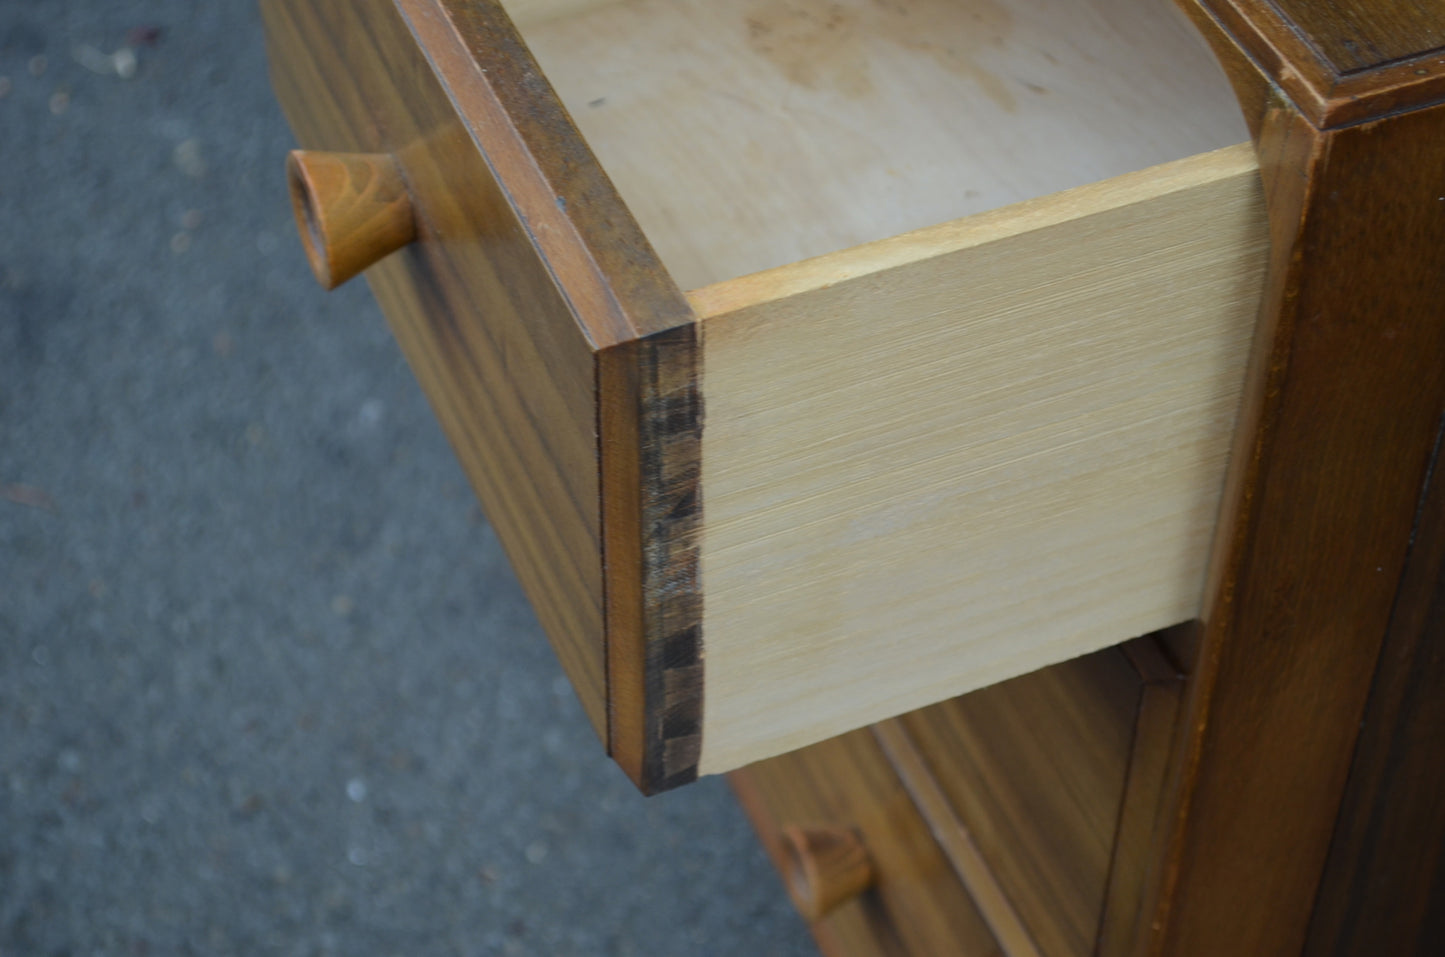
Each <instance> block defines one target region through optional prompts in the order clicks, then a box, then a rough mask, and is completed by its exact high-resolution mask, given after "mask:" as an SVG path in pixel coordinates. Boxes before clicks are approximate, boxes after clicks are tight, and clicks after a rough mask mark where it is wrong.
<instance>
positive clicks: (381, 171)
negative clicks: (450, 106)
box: [286, 150, 416, 289]
mask: <svg viewBox="0 0 1445 957" xmlns="http://www.w3.org/2000/svg"><path fill="white" fill-rule="evenodd" d="M286 180H287V183H288V185H289V186H290V187H291V207H292V211H293V212H294V213H295V214H296V226H297V229H298V230H299V231H300V233H301V244H302V246H303V247H304V248H305V249H306V259H307V261H308V262H309V263H311V271H312V272H313V273H315V275H316V281H317V282H319V283H320V284H321V288H323V289H335V288H336V287H337V286H339V285H341V284H342V283H344V282H346V281H347V280H348V279H351V278H352V277H353V276H355V275H356V274H357V273H359V272H361V271H362V270H363V269H366V268H367V267H368V266H371V265H372V264H374V263H376V262H378V261H380V260H381V259H383V258H385V257H387V256H389V255H391V254H392V253H394V252H396V251H397V250H398V249H400V248H401V247H403V246H405V245H406V244H407V243H410V242H411V241H413V240H414V239H416V214H415V213H414V212H413V211H412V208H411V197H410V196H409V195H408V194H407V190H406V181H405V180H403V179H402V176H401V169H400V168H399V167H398V166H397V165H396V160H394V159H392V158H391V157H390V156H388V155H387V154H385V153H328V152H316V151H314V150H292V151H291V153H290V155H289V156H287V157H286Z"/></svg>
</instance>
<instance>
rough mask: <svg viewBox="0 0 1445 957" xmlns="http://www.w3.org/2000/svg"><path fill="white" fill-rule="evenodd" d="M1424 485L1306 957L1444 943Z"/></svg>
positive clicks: (1442, 570)
mask: <svg viewBox="0 0 1445 957" xmlns="http://www.w3.org/2000/svg"><path fill="white" fill-rule="evenodd" d="M1440 451H1441V448H1440V441H1439V439H1437V441H1436V448H1435V454H1434V461H1433V463H1432V465H1431V469H1430V482H1429V486H1428V488H1427V491H1426V494H1425V498H1424V500H1423V502H1422V504H1421V508H1420V511H1419V513H1418V515H1417V517H1416V519H1415V527H1414V536H1413V543H1412V544H1411V547H1410V557H1409V561H1408V564H1407V565H1406V568H1405V574H1404V577H1403V579H1402V581H1401V586H1400V592H1399V595H1398V596H1397V597H1396V600H1395V609H1394V613H1393V615H1392V618H1391V622H1390V630H1389V633H1388V634H1387V635H1386V637H1385V643H1384V647H1383V649H1382V651H1381V654H1380V663H1379V668H1378V670H1377V672H1376V674H1375V680H1374V684H1373V686H1372V687H1371V691H1370V703H1369V706H1368V708H1367V709H1366V711H1365V717H1364V725H1363V727H1362V729H1361V732H1360V738H1359V744H1358V746H1357V747H1356V750H1355V756H1354V763H1353V765H1352V766H1351V768H1350V780H1349V785H1348V787H1347V789H1346V791H1345V800H1344V803H1343V806H1342V808H1341V811H1340V816H1339V818H1338V820H1337V821H1336V823H1335V835H1334V840H1333V842H1332V844H1331V847H1330V857H1329V861H1328V863H1327V864H1326V867H1325V875H1324V879H1323V881H1322V882H1321V886H1320V893H1319V896H1318V898H1317V899H1316V902H1315V909H1314V918H1313V920H1312V922H1311V926H1310V934H1309V943H1308V945H1307V946H1306V948H1305V954H1307V955H1309V957H1370V955H1375V954H1399V955H1402V957H1405V955H1415V957H1428V955H1431V954H1435V953H1436V952H1438V951H1439V949H1440V943H1441V941H1442V940H1445V733H1442V732H1445V641H1442V640H1441V636H1442V635H1445V474H1442V472H1441V465H1442V463H1441V461H1440Z"/></svg>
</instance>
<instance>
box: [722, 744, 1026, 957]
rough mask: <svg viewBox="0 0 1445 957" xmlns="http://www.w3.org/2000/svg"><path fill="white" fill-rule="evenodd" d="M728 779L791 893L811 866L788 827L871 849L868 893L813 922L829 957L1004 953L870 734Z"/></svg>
mask: <svg viewBox="0 0 1445 957" xmlns="http://www.w3.org/2000/svg"><path fill="white" fill-rule="evenodd" d="M730 780H731V782H732V786H733V790H734V791H735V792H736V793H737V796H738V799H739V800H740V801H741V802H742V805H743V808H744V809H745V810H746V811H747V813H748V817H749V818H751V819H752V822H753V826H754V827H755V828H756V829H757V831H758V835H759V837H760V838H761V839H762V842H763V846H764V847H765V848H767V851H768V855H769V856H770V857H771V858H772V859H773V863H774V864H775V865H776V866H777V867H778V869H779V870H780V871H781V872H782V873H783V875H784V879H785V881H786V882H788V883H789V884H790V885H792V884H795V883H796V882H798V881H800V880H802V877H801V875H800V874H799V869H800V868H801V867H802V866H804V865H803V864H802V862H800V861H799V860H798V859H797V855H798V850H797V849H796V848H795V847H793V846H791V844H790V841H789V836H790V835H789V834H788V833H787V832H788V831H789V829H801V831H802V832H803V833H805V834H806V833H809V832H811V833H817V832H821V831H844V832H853V833H856V835H857V836H858V839H859V840H860V841H861V843H862V846H863V847H864V848H865V849H866V853H867V855H868V858H869V864H870V867H871V870H872V872H873V879H872V880H871V882H870V883H869V885H868V886H867V887H866V889H864V890H862V891H861V892H860V893H858V894H857V895H856V896H854V897H852V898H851V899H848V900H845V901H842V902H840V903H839V904H838V905H837V906H836V907H834V908H833V909H831V910H830V911H828V912H827V913H826V914H822V915H819V916H818V917H817V918H816V919H814V920H813V921H812V930H813V934H814V936H815V937H816V938H817V940H818V943H819V945H820V946H821V947H822V949H823V951H824V952H825V953H826V954H828V955H830V957H868V955H879V954H887V955H898V957H902V955H912V954H917V955H924V954H958V955H961V957H992V955H1000V954H1002V953H1003V951H1002V950H1000V948H999V947H998V945H997V943H995V941H994V938H993V934H992V932H991V931H990V930H989V928H988V924H987V923H986V922H985V921H984V919H983V917H982V916H981V915H980V914H979V912H978V909H977V908H976V907H975V906H974V903H973V900H972V898H971V897H970V896H969V894H968V891H967V889H966V888H965V887H964V885H963V883H962V882H961V881H960V880H959V877H958V875H957V874H956V873H955V872H954V870H953V867H952V865H951V864H950V863H949V861H948V858H947V856H946V855H945V854H944V853H943V851H942V850H941V849H940V848H939V846H938V844H937V843H936V842H935V841H934V839H933V836H932V834H931V833H930V832H929V827H928V822H927V821H926V820H925V819H924V817H923V816H922V814H920V813H919V811H918V810H917V808H915V807H914V806H913V802H912V800H911V798H910V797H909V794H908V791H907V790H906V789H905V788H904V787H903V784H902V782H901V781H900V780H899V778H898V775H897V774H896V773H895V772H894V770H893V766H892V765H891V764H890V763H889V762H888V758H887V756H886V755H885V753H884V751H883V748H882V746H881V745H880V744H879V743H878V741H877V740H875V739H874V737H873V734H872V732H871V731H869V730H867V729H864V730H860V731H853V732H850V733H848V734H845V735H841V736H839V737H837V738H833V739H831V740H828V741H823V742H821V743H819V744H815V745H813V746H812V747H809V748H804V749H803V750H801V751H797V752H794V753H792V754H787V755H783V756H782V757H778V758H773V759H771V760H768V761H762V762H759V763H758V764H755V765H752V766H750V767H747V768H744V769H742V770H740V771H734V772H733V773H732V775H730ZM792 833H793V834H796V833H797V832H796V831H793V832H792ZM831 879H833V878H830V877H828V876H826V875H825V876H824V877H823V881H825V882H826V881H829V880H831ZM821 890H822V889H819V888H814V889H813V892H815V893H816V892H819V891H821ZM806 893H808V892H807V891H803V894H806ZM799 896H800V895H799V894H796V893H795V895H794V897H795V902H796V901H798V898H799ZM800 907H802V908H806V907H808V905H807V904H806V903H802V902H800Z"/></svg>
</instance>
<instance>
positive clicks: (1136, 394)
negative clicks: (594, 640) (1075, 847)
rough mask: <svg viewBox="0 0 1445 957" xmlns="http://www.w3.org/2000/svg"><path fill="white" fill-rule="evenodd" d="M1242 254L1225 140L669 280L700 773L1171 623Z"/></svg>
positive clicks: (1209, 487)
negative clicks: (684, 421)
mask: <svg viewBox="0 0 1445 957" xmlns="http://www.w3.org/2000/svg"><path fill="white" fill-rule="evenodd" d="M1265 249H1266V230H1265V222H1264V210H1263V204H1262V197H1261V189H1260V184H1259V179H1258V171H1257V167H1256V165H1255V161H1254V157H1253V152H1252V150H1250V148H1249V147H1248V146H1240V147H1232V148H1230V149H1228V150H1221V151H1219V152H1217V153H1212V154H1204V155H1202V156H1199V157H1193V158H1191V159H1188V160H1183V161H1180V162H1177V163H1172V164H1167V165H1166V166H1162V167H1156V168H1154V169H1151V170H1146V171H1143V172H1141V173H1137V174H1130V175H1129V176H1124V177H1119V178H1118V179H1115V180H1110V181H1106V182H1104V183H1100V184H1095V185H1093V186H1087V187H1082V188H1080V189H1077V190H1071V191H1069V192H1067V193H1063V194H1059V195H1056V196H1050V197H1046V198H1044V199H1041V200H1035V201H1031V202H1029V203H1024V204H1020V205H1018V206H1015V207H1010V208H1007V209H1003V210H999V211H997V212H995V213H988V214H983V215H981V216H976V217H971V218H969V219H965V220H959V221H957V222H956V223H950V224H945V225H943V226H940V227H935V228H933V229H930V230H922V231H919V232H918V233H914V234H908V235H905V236H901V237H897V238H895V239H891V240H884V241H882V242H880V243H876V244H872V245H871V246H869V247H861V248H860V249H858V250H851V251H848V252H845V253H840V254H836V255H834V256H830V257H822V258H820V259H817V260H813V261H810V262H807V263H801V264H798V265H797V266H793V267H785V268H784V269H779V270H774V271H773V272H771V273H765V274H760V275H758V276H754V277H745V278H744V279H742V280H736V281H733V282H729V283H723V284H719V285H717V286H713V287H709V288H707V289H703V290H699V291H698V292H695V293H693V294H692V300H693V303H694V308H696V309H697V311H698V313H699V315H700V316H702V317H703V318H702V320H701V327H702V335H701V341H702V347H703V380H702V381H703V390H704V398H705V402H706V405H707V427H706V430H705V432H704V437H703V451H702V463H703V487H704V489H705V490H706V494H707V513H706V518H705V522H704V526H703V532H702V545H701V553H700V554H701V557H700V564H701V580H702V584H703V588H704V593H705V594H706V596H707V607H706V610H705V615H704V631H705V633H706V635H707V682H708V683H707V699H706V701H705V703H704V711H703V715H704V717H703V742H704V746H703V757H702V771H703V773H712V772H719V771H726V770H728V769H730V768H733V767H738V766H740V765H743V764H746V763H748V762H749V761H753V760H757V759H759V758H762V757H766V756H768V755H771V754H776V753H780V752H783V751H787V750H789V749H791V748H796V747H800V746H803V745H806V744H808V743H810V742H812V741H816V740H820V739H822V738H825V737H828V736H830V735H833V734H837V733H839V732H841V731H844V730H847V729H850V728H855V727H859V726H861V725H864V724H867V723H870V722H873V721H878V720H881V719H883V718H887V717H891V716H893V715H896V714H900V713H903V712H905V711H909V710H912V709H915V708H918V707H922V706H924V705H927V704H931V703H933V702H936V701H940V700H943V699H945V698H949V697H953V696H955V695H958V694H961V693H964V692H967V691H970V690H972V689H974V688H979V687H983V686H986V685H988V684H992V683H994V682H997V681H1001V680H1004V679H1007V678H1010V677H1013V676H1015V675H1019V674H1024V673H1027V672H1029V671H1032V670H1035V669H1037V668H1039V667H1042V666H1044V665H1048V664H1052V663H1054V662H1057V661H1062V660H1066V659H1069V658H1072V657H1076V656H1078V655H1080V654H1084V653H1087V652H1090V651H1094V650H1097V649H1099V648H1102V647H1105V646H1107V645H1111V644H1116V643H1118V642H1120V641H1123V640H1125V639H1128V638H1130V637H1132V636H1134V635H1139V634H1144V633H1147V632H1151V631H1154V630H1157V629H1160V628H1164V627H1168V626H1170V625H1173V624H1175V623H1177V622H1181V621H1185V620H1188V619H1190V618H1192V617H1194V616H1195V615H1197V614H1198V612H1199V605H1200V600H1201V595H1202V592H1203V586H1204V572H1205V562H1206V559H1207V557H1208V549H1209V542H1210V534H1211V531H1212V529H1213V526H1214V522H1215V518H1216V513H1217V510H1218V505H1219V501H1220V493H1221V488H1222V484H1223V477H1224V469H1225V464H1226V459H1227V456H1228V451H1229V444H1230V436H1231V434H1232V430H1233V425H1234V419H1235V415H1236V411H1237V408H1238V403H1239V396H1240V390H1241V387H1242V383H1243V376H1244V368H1245V362H1246V359H1247V356H1248V351H1249V343H1250V337H1251V332H1252V329H1253V326H1254V319H1255V316H1256V314H1257V311H1258V303H1259V297H1260V289H1261V277H1262V272H1263V265H1264V258H1265Z"/></svg>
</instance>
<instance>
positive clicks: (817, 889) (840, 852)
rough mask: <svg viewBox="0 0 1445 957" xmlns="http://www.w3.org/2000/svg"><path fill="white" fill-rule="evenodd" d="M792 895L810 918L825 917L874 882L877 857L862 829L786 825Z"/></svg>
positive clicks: (786, 858)
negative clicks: (874, 862) (872, 851)
mask: <svg viewBox="0 0 1445 957" xmlns="http://www.w3.org/2000/svg"><path fill="white" fill-rule="evenodd" d="M783 851H784V867H783V875H784V879H785V880H786V882H787V885H788V896H790V897H791V898H792V899H793V904H794V906H796V907H797V908H798V911H799V913H801V914H802V915H803V916H804V917H805V918H807V919H808V920H809V921H816V920H821V919H822V918H823V917H826V916H827V915H828V912H829V911H831V910H833V909H834V908H835V907H837V906H838V905H840V904H843V903H846V902H847V901H849V900H851V899H853V898H854V897H856V896H858V895H859V894H861V893H863V891H865V890H867V889H868V887H869V886H870V885H871V884H872V883H873V880H874V876H875V875H874V870H873V860H872V858H871V857H870V856H869V855H868V848H866V847H864V845H863V839H862V838H861V837H859V836H858V832H857V831H854V830H852V829H850V828H841V827H798V826H796V825H791V826H789V827H785V828H784V829H783Z"/></svg>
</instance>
